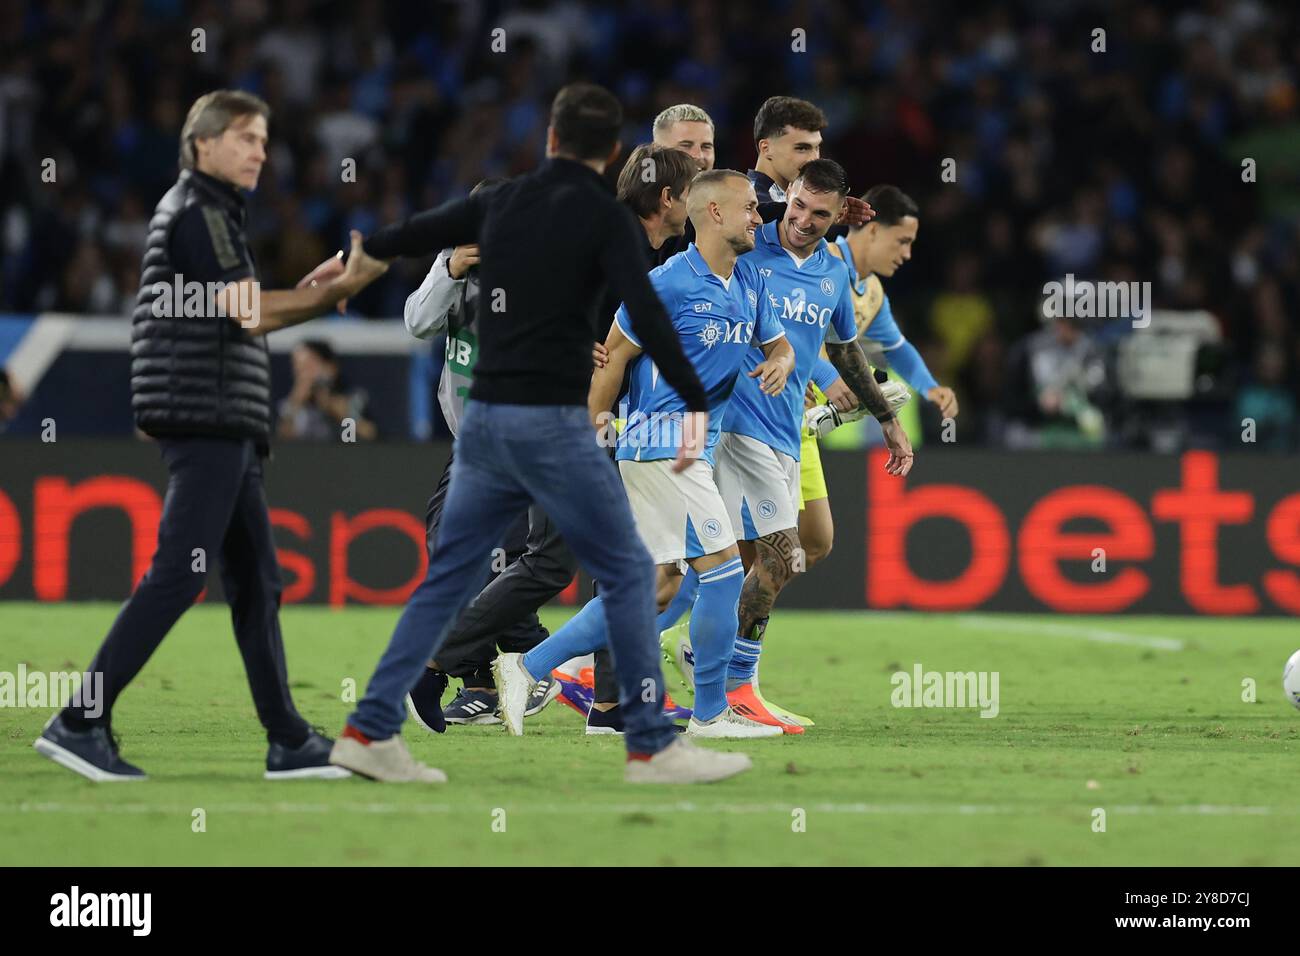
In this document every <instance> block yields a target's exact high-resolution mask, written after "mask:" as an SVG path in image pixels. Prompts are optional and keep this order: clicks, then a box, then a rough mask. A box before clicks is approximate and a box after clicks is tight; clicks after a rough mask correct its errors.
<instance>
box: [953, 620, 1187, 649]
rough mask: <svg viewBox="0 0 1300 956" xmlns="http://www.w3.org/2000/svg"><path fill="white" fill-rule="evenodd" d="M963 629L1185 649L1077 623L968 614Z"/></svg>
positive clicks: (1167, 640)
mask: <svg viewBox="0 0 1300 956" xmlns="http://www.w3.org/2000/svg"><path fill="white" fill-rule="evenodd" d="M957 623H958V624H960V625H961V626H962V627H967V628H973V629H975V630H979V631H1015V632H1018V633H1021V634H1044V635H1051V636H1053V637H1078V638H1082V639H1083V640H1086V641H1098V642H1100V643H1102V644H1128V645H1131V646H1133V647H1150V648H1154V649H1155V650H1158V651H1181V650H1183V648H1184V647H1185V646H1186V645H1185V644H1184V643H1183V641H1182V639H1180V638H1177V637H1159V636H1156V635H1153V634H1131V633H1129V632H1128V631H1109V630H1106V629H1104V628H1100V627H1082V626H1079V625H1076V624H1054V623H1051V622H1048V621H1016V620H1012V619H1010V618H990V617H981V616H979V615H966V616H962V617H958V618H957Z"/></svg>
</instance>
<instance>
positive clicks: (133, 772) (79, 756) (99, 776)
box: [32, 711, 147, 783]
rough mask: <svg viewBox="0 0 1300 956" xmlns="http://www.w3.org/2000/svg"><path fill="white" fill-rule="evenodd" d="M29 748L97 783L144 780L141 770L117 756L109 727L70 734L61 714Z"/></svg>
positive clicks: (70, 729) (96, 726) (93, 727)
mask: <svg viewBox="0 0 1300 956" xmlns="http://www.w3.org/2000/svg"><path fill="white" fill-rule="evenodd" d="M32 746H33V747H35V748H36V752H37V753H39V754H40V755H41V756H43V757H49V758H50V759H51V760H53V761H54V762H55V763H57V764H58V765H59V766H61V767H67V768H68V769H69V770H71V771H73V772H74V773H79V774H81V775H82V776H83V777H85V778H87V779H88V780H93V781H95V782H96V783H122V782H127V781H131V780H145V779H147V778H146V777H145V774H144V771H143V770H141V769H140V768H139V767H135V766H132V765H131V764H129V763H127V762H126V761H125V760H123V759H122V758H121V757H119V756H118V752H117V741H116V740H115V739H114V738H113V732H112V731H111V730H110V729H109V728H108V727H106V726H104V725H103V724H92V725H91V726H90V727H89V728H88V729H87V730H73V729H72V728H71V727H69V726H68V724H67V722H66V721H64V719H63V712H62V711H60V712H59V713H57V714H55V715H54V716H53V717H51V718H50V720H49V722H48V723H47V724H46V725H45V729H44V730H42V731H41V735H40V736H39V737H37V738H36V741H35V742H34V743H33V744H32Z"/></svg>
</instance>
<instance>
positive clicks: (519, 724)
mask: <svg viewBox="0 0 1300 956" xmlns="http://www.w3.org/2000/svg"><path fill="white" fill-rule="evenodd" d="M492 676H493V677H494V678H495V679H496V684H497V713H498V714H499V715H500V717H501V719H502V720H504V721H505V722H506V730H508V731H510V734H511V735H512V736H514V737H522V736H523V735H524V711H525V710H527V709H528V696H529V695H530V694H531V693H532V691H533V684H534V683H535V681H534V680H533V678H532V675H531V674H529V673H528V671H526V670H524V655H523V654H502V655H501V656H500V657H498V658H497V659H496V660H494V661H493V662H492Z"/></svg>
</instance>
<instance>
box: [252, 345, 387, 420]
mask: <svg viewBox="0 0 1300 956" xmlns="http://www.w3.org/2000/svg"><path fill="white" fill-rule="evenodd" d="M368 411H369V397H368V396H367V395H366V392H365V390H364V389H359V388H348V387H347V384H346V382H345V381H344V379H343V376H342V374H341V372H340V370H339V357H338V353H336V352H335V351H334V348H333V346H331V345H330V344H329V343H328V342H326V341H325V340H324V339H305V340H304V341H302V342H299V343H298V345H297V346H296V347H295V348H294V350H293V388H292V389H291V390H290V391H289V395H288V397H287V398H285V399H284V401H282V402H281V403H280V424H279V427H278V428H277V430H276V431H277V434H278V435H279V436H280V437H281V438H297V439H309V440H314V441H331V440H337V439H338V437H339V435H340V434H341V433H342V428H343V422H344V420H345V419H351V420H352V421H353V422H354V423H355V426H356V438H357V440H358V441H373V440H374V439H375V438H377V437H379V430H378V429H377V428H376V427H375V423H374V422H372V421H371V420H370V418H369V417H368V414H367V413H368Z"/></svg>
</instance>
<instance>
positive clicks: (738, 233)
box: [501, 170, 794, 738]
mask: <svg viewBox="0 0 1300 956" xmlns="http://www.w3.org/2000/svg"><path fill="white" fill-rule="evenodd" d="M687 211H688V215H689V216H690V219H691V222H692V223H693V224H694V226H695V232H696V241H695V242H693V243H691V244H690V245H689V246H688V247H687V249H686V251H685V252H682V253H679V254H678V255H675V256H673V257H672V258H671V259H669V260H668V261H667V262H665V263H664V264H663V265H662V266H659V267H658V268H656V269H654V270H652V271H651V273H650V281H651V284H652V285H653V286H654V288H655V291H656V292H657V293H658V295H659V298H660V299H661V300H662V301H663V303H664V306H665V308H666V309H667V311H668V314H669V317H670V318H671V320H672V323H673V326H674V328H675V329H676V330H677V333H678V335H679V336H680V337H681V342H682V348H683V350H684V351H685V352H686V354H687V357H688V358H689V359H690V360H691V364H692V365H693V366H694V367H695V370H696V374H697V375H699V377H700V381H701V382H702V383H703V385H704V389H705V392H706V394H707V395H708V401H709V408H710V416H711V420H716V421H717V422H718V423H719V425H720V423H721V421H722V417H723V412H724V411H725V410H726V407H727V403H728V401H729V400H730V398H731V393H732V390H733V389H734V387H735V384H736V379H737V376H738V375H739V373H740V370H741V368H742V366H744V365H745V364H746V357H747V355H748V354H749V352H750V349H751V347H755V346H756V347H758V348H759V349H760V350H761V351H762V353H763V357H762V358H761V359H759V360H758V361H757V362H755V363H753V367H752V368H751V369H750V370H749V372H748V373H747V374H748V376H749V378H751V379H754V380H755V385H756V386H757V389H758V392H759V398H758V399H757V401H760V402H761V401H764V400H772V399H773V398H775V397H776V396H779V395H780V394H781V392H782V391H783V390H784V388H785V381H786V378H787V377H788V376H789V375H790V373H791V372H792V371H793V369H794V351H793V349H792V348H791V347H790V345H789V343H788V342H787V341H786V338H785V331H784V329H783V328H782V326H781V322H780V321H779V320H778V319H777V318H776V315H775V313H774V312H773V309H772V305H771V299H770V297H769V296H768V294H767V288H766V284H765V282H764V280H763V277H762V276H761V275H760V274H759V272H758V269H757V268H755V267H754V266H753V265H752V264H751V263H750V260H749V259H748V258H747V257H744V256H743V253H746V252H749V251H750V250H751V249H753V247H754V235H755V230H756V229H757V228H758V227H759V226H760V225H762V222H761V220H760V219H759V216H758V200H757V198H756V197H755V195H754V189H753V186H752V185H750V183H749V180H748V179H747V178H746V177H745V176H744V174H742V173H738V172H735V171H733V170H712V171H709V172H704V173H700V174H699V175H698V176H696V177H695V179H694V181H693V182H692V183H691V190H690V194H689V196H688V197H687ZM605 347H606V350H607V353H608V358H607V360H606V363H605V365H604V366H603V367H601V368H598V369H597V370H596V372H595V374H594V375H593V376H592V383H591V390H590V394H589V398H588V408H589V410H590V411H591V414H592V419H593V425H594V426H595V427H596V428H597V431H598V434H600V435H602V436H603V437H604V438H605V440H606V441H608V440H609V437H610V435H609V429H608V423H609V414H608V412H607V411H606V410H607V409H608V408H610V407H611V405H613V404H614V399H615V396H616V395H617V394H618V391H619V389H620V388H621V387H622V384H623V381H624V372H625V371H627V372H628V373H629V379H630V385H629V386H628V388H627V391H626V392H625V393H624V394H623V396H622V398H621V399H620V400H619V403H618V404H619V406H620V413H621V414H620V417H623V418H625V419H626V420H627V426H626V427H625V428H624V429H623V430H622V432H621V434H619V435H618V436H617V453H616V456H615V457H616V459H617V461H618V466H619V472H620V474H621V475H622V478H623V484H624V486H625V487H626V489H627V494H628V500H629V502H630V503H631V505H632V514H633V517H634V519H635V521H636V526H637V532H638V534H639V535H640V537H641V539H642V541H643V542H644V544H645V545H646V548H647V549H648V550H649V551H650V555H651V558H652V559H653V561H654V563H655V565H656V567H657V573H658V575H659V578H660V581H661V582H662V580H663V578H664V576H666V575H667V573H668V569H669V568H671V567H673V566H675V565H676V564H677V562H679V561H685V562H686V563H687V564H689V565H690V567H691V568H692V569H693V570H694V571H695V572H696V574H697V575H698V578H699V587H698V592H697V593H696V595H695V598H694V603H693V610H692V615H691V624H690V633H691V642H692V646H693V648H694V653H695V707H694V714H693V716H692V717H691V721H690V724H689V726H688V727H687V730H686V732H687V734H689V735H692V736H700V737H722V738H745V737H767V736H775V735H779V734H780V733H781V728H779V727H775V726H771V725H768V724H761V723H758V722H757V721H754V720H751V719H749V718H747V717H743V716H741V715H740V714H738V713H736V712H735V711H734V710H732V708H731V707H730V705H729V704H728V702H727V694H726V679H727V667H728V663H729V662H730V660H731V657H732V651H733V646H734V641H735V633H736V628H737V627H738V624H739V621H738V618H737V614H736V605H737V602H738V600H739V598H740V587H741V583H742V582H743V580H744V569H743V568H742V566H741V562H740V552H739V550H738V548H737V546H736V536H735V533H734V531H733V529H732V524H731V520H730V518H729V517H728V514H727V507H726V505H725V504H724V502H723V500H722V496H721V494H720V493H719V491H718V488H717V486H716V485H715V484H714V482H713V460H712V455H713V448H714V446H715V445H716V444H717V441H718V436H719V433H720V427H719V426H717V425H715V426H714V427H712V430H711V431H710V432H709V434H708V438H707V439H706V442H705V448H704V452H703V455H702V456H701V459H700V461H699V462H697V464H696V467H694V468H691V469H689V470H687V471H684V472H674V471H673V470H672V462H673V457H672V456H673V455H675V454H676V445H675V444H674V441H675V438H674V436H675V433H676V428H675V427H674V426H675V422H677V421H678V420H679V419H680V417H681V415H682V413H683V411H684V409H685V406H684V405H683V404H682V400H681V398H680V397H679V396H678V395H677V393H676V392H675V391H674V390H673V389H672V388H671V387H670V386H668V385H667V383H665V382H664V381H663V380H662V379H661V377H660V376H659V374H658V372H657V370H656V369H655V367H654V363H653V362H652V361H651V360H650V359H649V357H647V356H645V355H643V354H642V351H641V343H640V342H639V341H638V339H637V338H636V336H635V335H634V333H633V332H632V330H631V327H630V325H629V323H628V320H627V314H626V312H625V310H624V309H623V308H620V309H619V311H618V312H617V314H616V315H615V318H614V323H613V325H612V326H611V328H610V330H609V337H608V338H607V339H606V341H605ZM607 641H608V632H607V629H606V622H605V612H604V609H603V606H602V599H601V598H600V597H599V596H597V597H596V598H595V599H593V600H592V601H590V602H588V603H587V604H586V605H585V606H584V607H583V609H582V610H581V611H579V612H578V613H577V614H576V615H575V616H574V617H573V618H572V619H571V620H570V621H569V622H568V623H567V624H566V625H565V626H564V627H562V628H560V629H559V630H558V631H556V632H555V633H554V634H553V635H551V637H549V638H548V639H547V640H545V641H543V642H542V643H541V644H539V645H538V646H537V647H535V648H534V649H533V650H532V651H530V652H529V653H528V654H526V655H525V656H524V657H523V668H522V670H519V669H515V668H502V671H503V673H505V674H507V675H510V674H511V673H512V672H513V673H514V674H526V675H527V677H528V678H529V679H530V680H531V681H534V682H535V681H538V680H541V679H544V678H545V677H546V676H548V675H549V674H550V673H551V670H552V669H553V668H555V667H557V666H558V665H559V664H561V663H563V662H564V661H566V660H569V659H570V658H573V657H577V656H579V655H582V654H587V653H590V652H592V651H595V650H597V649H599V648H602V647H605V646H606V643H607ZM501 698H502V700H503V701H511V700H523V699H526V698H527V695H526V694H524V695H523V696H522V697H521V696H520V692H516V693H514V694H511V693H509V692H507V691H506V690H505V689H504V688H503V689H502V694H501ZM509 720H510V717H509V716H507V721H509Z"/></svg>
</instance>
